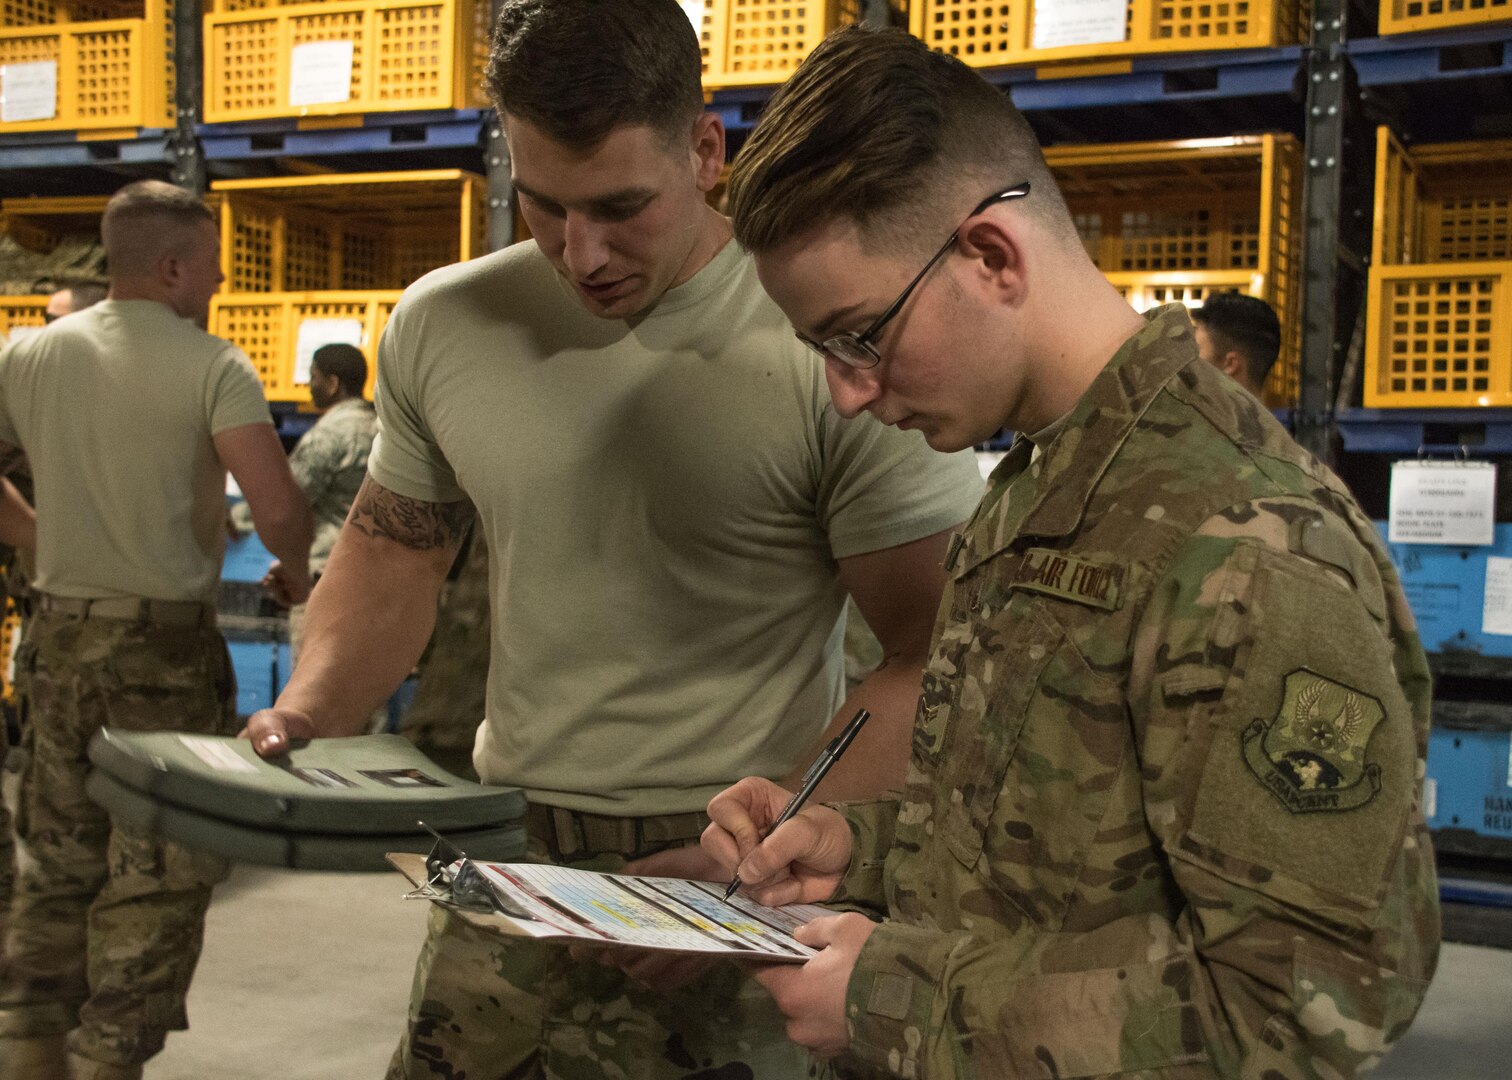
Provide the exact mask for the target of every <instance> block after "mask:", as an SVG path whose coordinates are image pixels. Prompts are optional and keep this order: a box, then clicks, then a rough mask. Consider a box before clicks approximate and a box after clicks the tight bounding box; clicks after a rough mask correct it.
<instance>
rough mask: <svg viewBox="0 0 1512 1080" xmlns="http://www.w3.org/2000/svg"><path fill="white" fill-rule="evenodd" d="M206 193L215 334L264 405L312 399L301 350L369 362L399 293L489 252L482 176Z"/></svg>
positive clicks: (297, 183) (301, 179)
mask: <svg viewBox="0 0 1512 1080" xmlns="http://www.w3.org/2000/svg"><path fill="white" fill-rule="evenodd" d="M213 187H214V191H215V193H216V194H218V195H220V196H221V198H222V200H223V201H222V204H221V262H222V268H223V269H224V271H225V274H226V283H225V285H224V287H223V290H222V292H221V294H220V295H219V296H218V297H216V299H215V300H214V301H213V302H212V304H211V308H210V329H211V332H212V333H216V334H219V335H221V336H222V337H226V338H229V339H231V340H232V341H234V342H236V343H237V344H238V345H240V346H241V347H242V349H243V350H245V351H246V353H247V355H248V356H249V357H251V359H252V363H253V365H254V366H255V367H256V368H257V371H258V375H259V377H260V378H261V379H262V382H263V386H264V387H265V389H266V390H267V393H268V399H269V400H270V401H292V402H306V401H308V400H309V399H310V389H309V372H308V361H309V356H308V353H309V352H310V351H311V349H312V348H313V346H314V345H315V344H317V343H319V342H321V341H323V340H347V341H350V342H351V343H352V344H356V345H358V346H359V347H361V348H362V349H363V351H365V352H366V353H367V354H368V357H369V359H370V360H371V359H373V358H374V357H375V355H376V349H377V345H378V338H379V335H380V334H382V332H383V327H384V325H385V324H386V323H387V322H388V317H389V313H390V312H392V311H393V309H394V304H395V303H397V302H398V300H399V295H400V292H401V291H402V290H403V289H404V287H405V286H406V285H409V284H410V283H411V282H413V281H414V280H416V279H417V278H419V277H421V276H422V275H423V274H425V273H427V272H428V271H430V270H433V269H435V268H436V267H438V266H445V265H447V264H449V263H454V262H461V261H464V260H467V259H471V258H475V257H476V256H478V255H481V254H483V251H484V235H485V224H486V216H485V212H484V192H485V184H484V181H483V178H482V177H480V176H476V175H474V174H472V173H467V172H462V171H459V170H456V169H438V170H432V171H425V172H399V173H358V174H350V175H329V176H295V177H280V178H276V179H269V180H222V181H217V182H216V183H215V184H214V185H213ZM370 379H371V377H370Z"/></svg>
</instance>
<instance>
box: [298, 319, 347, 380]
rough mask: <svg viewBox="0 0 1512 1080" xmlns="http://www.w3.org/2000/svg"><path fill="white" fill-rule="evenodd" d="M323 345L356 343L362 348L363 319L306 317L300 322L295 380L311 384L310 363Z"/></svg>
mask: <svg viewBox="0 0 1512 1080" xmlns="http://www.w3.org/2000/svg"><path fill="white" fill-rule="evenodd" d="M322 345H355V346H357V347H358V348H359V349H360V348H362V320H361V319H306V320H305V321H304V322H302V323H300V324H299V337H298V338H297V339H295V343H294V381H295V383H297V384H298V385H300V386H308V385H310V363H311V361H313V360H314V358H315V350H316V349H318V348H320V347H321V346H322Z"/></svg>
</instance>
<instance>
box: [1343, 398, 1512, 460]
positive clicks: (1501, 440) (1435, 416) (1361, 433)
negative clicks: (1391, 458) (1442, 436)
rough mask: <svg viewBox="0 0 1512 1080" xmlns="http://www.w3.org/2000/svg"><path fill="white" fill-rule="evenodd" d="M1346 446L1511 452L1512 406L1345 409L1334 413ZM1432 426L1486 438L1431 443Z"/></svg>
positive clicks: (1368, 450)
mask: <svg viewBox="0 0 1512 1080" xmlns="http://www.w3.org/2000/svg"><path fill="white" fill-rule="evenodd" d="M1334 423H1335V424H1336V425H1337V426H1338V429H1339V434H1340V435H1341V436H1343V438H1344V449H1345V450H1350V451H1355V452H1358V453H1364V454H1416V453H1418V452H1419V451H1428V452H1435V451H1437V452H1440V453H1442V452H1449V451H1455V452H1458V451H1460V450H1463V451H1464V452H1466V453H1469V454H1472V455H1476V456H1485V455H1488V454H1512V409H1342V410H1340V411H1339V412H1338V413H1337V414H1335V416H1334ZM1430 427H1436V428H1441V427H1450V428H1459V429H1462V430H1464V431H1466V432H1468V433H1473V434H1475V435H1476V436H1481V435H1484V439H1483V441H1482V440H1480V439H1477V441H1476V442H1474V443H1469V444H1461V443H1460V442H1458V441H1455V442H1452V443H1446V442H1442V441H1440V442H1437V443H1433V442H1429V441H1428V436H1429V431H1428V429H1429V428H1430Z"/></svg>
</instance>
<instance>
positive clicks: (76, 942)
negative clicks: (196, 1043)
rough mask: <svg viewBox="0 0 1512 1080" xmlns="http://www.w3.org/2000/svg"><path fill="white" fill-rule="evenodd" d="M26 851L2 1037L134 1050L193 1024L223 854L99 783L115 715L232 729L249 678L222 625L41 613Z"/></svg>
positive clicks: (130, 1054) (152, 723) (112, 1052)
mask: <svg viewBox="0 0 1512 1080" xmlns="http://www.w3.org/2000/svg"><path fill="white" fill-rule="evenodd" d="M17 678H18V684H19V689H20V692H21V695H22V701H23V710H22V718H23V723H22V739H23V744H24V745H25V746H26V748H27V749H28V751H29V758H28V761H27V765H26V771H25V772H24V773H23V775H22V780H21V798H20V810H19V813H18V814H17V819H16V831H17V836H18V838H19V839H20V842H21V845H22V847H23V848H24V849H25V851H26V852H27V854H28V855H29V856H30V859H28V860H25V861H23V864H22V871H21V874H20V880H19V882H18V884H17V891H16V896H15V900H14V905H13V909H12V912H11V923H10V931H9V935H8V940H7V942H6V954H7V955H6V959H5V964H4V968H3V970H0V1037H14V1038H37V1037H42V1036H47V1035H53V1034H57V1033H61V1032H71V1034H70V1035H69V1037H68V1042H69V1049H70V1050H71V1051H72V1052H73V1053H75V1054H77V1055H79V1056H80V1057H83V1058H87V1059H90V1060H93V1061H98V1062H103V1063H106V1064H109V1065H118V1066H128V1067H129V1066H132V1065H136V1064H139V1063H140V1062H143V1061H145V1060H147V1059H148V1058H149V1057H151V1056H152V1055H153V1054H155V1053H157V1051H158V1050H160V1049H161V1048H162V1045H163V1040H164V1038H165V1035H166V1033H167V1032H169V1031H176V1030H182V1029H183V1028H184V1027H186V1026H187V1020H186V1018H185V1014H184V995H185V993H186V992H187V991H188V988H189V980H190V977H191V976H192V975H193V973H194V966H195V964H196V962H197V961H198V959H199V952H200V944H201V941H202V936H203V928H204V914H205V908H206V907H207V905H208V904H209V902H210V891H211V887H212V886H213V885H214V884H215V883H216V882H218V881H220V880H222V879H223V878H224V877H225V874H226V870H227V866H226V864H225V863H224V862H223V861H222V860H220V859H216V858H211V857H208V856H204V855H199V854H196V853H193V852H189V851H186V850H184V849H182V848H179V847H177V846H175V845H172V844H164V843H161V842H159V841H156V840H154V839H152V838H150V837H147V836H144V835H140V834H137V833H134V832H129V831H126V830H122V829H113V828H112V827H111V824H110V820H109V819H108V818H107V817H106V816H105V814H104V812H103V811H102V810H100V809H99V807H97V806H95V804H94V803H92V802H90V800H89V799H88V797H87V796H86V795H85V794H84V776H85V773H86V771H87V760H86V758H85V747H86V746H87V745H88V743H89V739H90V737H91V736H93V735H94V733H95V732H96V731H98V730H99V729H100V728H101V727H102V726H104V725H105V724H110V725H112V726H115V727H120V728H124V729H127V730H131V731H159V730H165V729H166V730H176V731H179V730H181V731H191V732H198V733H202V734H215V735H227V734H231V733H233V732H235V730H236V717H235V709H234V701H235V692H234V691H235V686H234V680H233V677H232V674H231V665H230V658H229V656H228V655H227V653H226V647H225V643H224V642H223V641H222V640H221V637H220V635H219V634H218V633H217V632H215V631H214V630H213V629H202V628H198V627H162V626H151V625H147V624H144V623H139V622H134V621H127V620H110V619H89V620H82V619H76V618H72V617H68V616H62V615H57V614H51V613H41V614H38V615H36V616H34V617H33V619H32V623H31V637H30V640H28V641H26V642H24V643H23V645H22V648H21V652H20V655H19V656H18V658H17Z"/></svg>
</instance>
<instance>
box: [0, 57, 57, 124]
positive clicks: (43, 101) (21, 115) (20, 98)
mask: <svg viewBox="0 0 1512 1080" xmlns="http://www.w3.org/2000/svg"><path fill="white" fill-rule="evenodd" d="M57 115H58V62H57V61H56V60H38V61H36V62H34V63H30V64H0V121H4V122H5V123H7V124H21V123H25V122H27V121H29V120H51V119H52V118H53V117H54V116H57Z"/></svg>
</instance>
